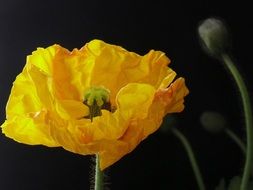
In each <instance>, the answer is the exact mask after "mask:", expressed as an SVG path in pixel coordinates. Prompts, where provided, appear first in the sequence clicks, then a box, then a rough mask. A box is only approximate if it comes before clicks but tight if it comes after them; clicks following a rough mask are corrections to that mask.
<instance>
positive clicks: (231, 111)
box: [0, 0, 253, 190]
mask: <svg viewBox="0 0 253 190" xmlns="http://www.w3.org/2000/svg"><path fill="white" fill-rule="evenodd" d="M251 7H252V6H251V5H250V3H248V2H243V1H240V3H238V1H211V0H202V1H182V0H173V1H160V0H156V1H151V0H150V1H134V2H131V1H127V0H124V1H119V0H118V1H99V0H93V1H92V0H90V1H85V0H83V1H81V0H80V1H75V0H72V1H67V0H61V1H60V0H51V1H49V0H43V1H42V0H36V1H35V0H22V1H18V0H1V1H0V65H1V67H0V103H1V104H0V106H1V107H0V113H1V114H0V118H1V123H2V122H4V119H5V105H6V102H7V99H8V96H9V93H10V88H11V86H12V82H13V81H14V79H15V77H16V75H17V74H18V73H20V72H21V70H22V68H23V66H24V64H25V59H26V56H27V55H28V54H30V53H31V52H32V51H34V50H35V49H36V48H37V47H47V46H49V45H52V44H55V43H57V44H60V45H62V46H63V47H65V48H68V49H69V50H72V49H73V48H75V47H77V48H81V47H82V46H83V45H84V44H85V43H86V42H88V41H90V40H92V39H95V38H97V39H101V40H104V41H106V42H108V43H112V44H117V45H120V46H123V47H124V48H126V49H128V50H130V51H134V52H137V53H139V54H145V53H147V52H148V51H149V50H150V49H156V50H161V51H164V52H166V54H167V55H168V57H170V59H171V60H172V64H171V67H172V68H173V69H174V70H176V71H177V73H178V75H179V76H184V77H185V78H186V82H187V86H188V87H189V89H190V95H189V96H188V97H187V98H186V102H185V104H186V108H185V111H184V112H183V113H181V114H178V122H177V127H178V129H180V130H181V131H182V132H183V133H184V134H185V135H186V136H187V138H188V139H189V140H190V142H191V144H192V147H193V149H194V151H195V153H196V157H197V159H198V161H199V166H200V169H201V171H202V173H203V176H204V181H205V184H206V186H207V190H209V189H210V190H213V189H214V187H215V186H216V185H217V184H218V182H219V180H220V179H221V178H222V177H224V178H225V179H226V180H229V179H230V178H231V177H233V176H235V175H238V174H239V173H240V172H241V171H242V167H243V163H244V159H243V156H242V154H241V152H240V150H239V149H238V148H237V146H236V145H235V144H234V143H233V142H232V141H231V140H230V139H229V138H228V137H227V136H226V135H225V134H220V135H213V134H210V133H208V132H206V131H204V130H203V129H202V127H201V125H200V123H199V117H200V115H201V113H202V112H204V111H206V110H213V111H217V112H219V113H221V114H223V115H224V116H225V117H226V118H227V119H228V122H229V124H230V127H231V129H232V130H233V131H235V132H237V133H238V134H239V135H241V137H243V138H244V136H245V135H244V125H243V116H242V112H241V108H240V101H239V98H238V95H239V93H238V91H237V90H236V88H235V85H234V84H233V82H232V80H231V77H230V76H229V75H228V74H227V72H226V70H225V69H224V67H223V65H222V64H220V63H219V62H218V61H217V60H215V59H212V58H210V57H208V56H207V55H206V54H205V53H203V52H202V50H201V48H200V45H199V40H198V37H197V26H198V24H199V22H200V21H201V20H202V19H205V18H207V17H210V16H218V17H221V18H223V19H224V20H226V22H227V24H228V25H229V26H230V31H231V33H232V37H233V47H234V48H233V50H232V52H233V55H234V57H235V60H236V61H237V63H238V65H239V67H240V69H241V71H242V72H243V75H244V77H245V78H246V79H247V81H248V82H247V83H248V87H249V90H250V91H251V92H252V89H253V88H252V84H253V81H252V75H251V74H252V68H253V67H252V64H253V58H252V44H253V43H252V42H253V40H252V34H253V33H252V32H253V29H252V27H253V22H252V18H253V14H252V10H251ZM251 95H252V93H251ZM92 163H93V162H92V159H91V156H80V155H75V154H73V153H70V152H67V151H65V150H63V149H61V148H47V147H43V146H28V145H23V144H19V143H16V142H14V141H13V140H11V139H8V138H6V137H5V136H4V135H1V136H0V190H53V189H54V190H58V189H71V190H72V189H75V190H84V189H89V188H90V187H89V186H90V181H91V173H92V172H91V170H92ZM107 174H108V176H109V177H108V183H109V185H108V186H109V187H110V188H111V189H114V190H115V189H120V190H121V189H122V190H125V189H127V190H129V189H133V190H135V189H176V190H177V189H178V190H195V189H197V185H196V181H195V178H194V175H193V173H192V169H191V166H190V164H189V162H188V158H187V156H186V154H185V151H184V149H183V147H182V145H181V144H180V142H179V141H178V139H176V138H175V137H174V136H173V135H172V134H169V133H168V134H167V133H162V132H160V131H158V132H156V133H155V134H153V135H151V136H150V137H149V138H148V139H146V140H145V141H143V142H142V143H141V144H140V145H139V146H138V147H137V148H136V149H135V150H134V151H133V152H132V153H131V154H128V155H127V156H125V157H124V158H123V159H121V160H120V161H119V162H117V163H116V164H114V165H113V166H112V167H110V169H109V170H108V171H107Z"/></svg>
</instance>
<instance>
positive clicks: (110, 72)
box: [1, 40, 188, 170]
mask: <svg viewBox="0 0 253 190" xmlns="http://www.w3.org/2000/svg"><path fill="white" fill-rule="evenodd" d="M169 62H170V60H169V59H168V58H167V57H166V55H165V54H164V53H163V52H161V51H154V50H151V51H149V52H148V53H147V54H146V55H144V56H140V55H138V54H136V53H133V52H128V51H127V50H125V49H123V48H122V47H119V46H115V45H110V44H106V43H105V42H103V41H100V40H93V41H91V42H89V43H87V44H86V45H85V46H84V47H83V48H81V49H80V50H78V49H74V50H73V51H72V52H69V51H68V50H67V49H64V48H63V47H61V46H59V45H53V46H50V47H48V48H46V49H43V48H38V49H37V50H36V51H34V52H33V53H32V55H29V56H28V57H27V63H26V65H25V67H24V69H23V71H22V72H21V73H20V74H19V75H18V76H17V78H16V80H15V81H14V83H13V87H12V90H11V94H10V97H9V100H8V103H7V108H6V121H5V122H4V124H3V125H2V126H1V127H2V131H3V133H4V134H5V135H6V136H7V137H10V138H13V139H14V140H16V141H18V142H20V143H26V144H30V145H38V144H42V145H45V146H49V147H63V148H64V149H66V150H68V151H71V152H74V153H78V154H82V155H91V154H98V155H99V156H100V167H101V169H102V170H103V169H105V168H107V167H108V166H110V165H112V164H113V163H115V162H116V161H118V160H119V159H120V158H121V157H123V156H124V155H126V154H127V153H129V152H131V151H132V150H133V149H134V148H135V147H136V146H137V145H138V144H139V143H140V142H141V141H142V140H144V139H145V138H146V137H147V136H148V135H150V134H151V133H153V132H155V131H156V130H157V129H158V128H159V126H160V125H161V123H162V119H163V117H164V116H165V115H166V114H167V113H172V112H180V111H182V110H183V109H184V105H183V102H184V97H185V96H186V95H187V94H188V89H187V87H186V86H185V83H184V79H183V78H178V79H177V80H175V81H174V82H173V80H174V78H175V76H176V73H175V72H174V71H173V70H172V69H170V68H169V67H168V64H169ZM92 87H94V88H96V87H103V88H104V89H107V90H108V93H109V100H108V101H109V103H110V109H108V108H103V107H102V109H101V114H100V115H99V116H96V117H94V118H93V119H92V121H91V120H90V118H89V114H90V113H89V107H88V106H87V105H86V104H85V103H84V98H85V92H87V91H88V90H89V89H90V88H92ZM101 105H102V104H101Z"/></svg>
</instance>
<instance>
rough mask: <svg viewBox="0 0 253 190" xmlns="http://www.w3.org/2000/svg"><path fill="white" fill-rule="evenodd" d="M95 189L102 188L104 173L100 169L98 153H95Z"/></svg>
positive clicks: (101, 189)
mask: <svg viewBox="0 0 253 190" xmlns="http://www.w3.org/2000/svg"><path fill="white" fill-rule="evenodd" d="M94 189H95V190H103V189H104V174H103V171H101V170H100V165H99V155H96V169H95V188H94Z"/></svg>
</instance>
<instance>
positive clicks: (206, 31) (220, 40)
mask: <svg viewBox="0 0 253 190" xmlns="http://www.w3.org/2000/svg"><path fill="white" fill-rule="evenodd" d="M198 33H199V36H200V40H201V41H202V47H203V48H204V50H205V51H206V52H207V53H208V54H210V55H211V56H214V57H217V58H219V57H220V56H221V55H222V54H223V53H226V52H227V51H228V50H229V48H230V38H229V32H228V29H227V27H226V26H225V24H224V23H223V22H222V21H221V20H218V19H215V18H209V19H206V20H204V21H203V22H202V23H201V24H200V25H199V27H198Z"/></svg>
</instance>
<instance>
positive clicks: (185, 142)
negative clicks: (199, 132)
mask: <svg viewBox="0 0 253 190" xmlns="http://www.w3.org/2000/svg"><path fill="white" fill-rule="evenodd" d="M171 130H172V132H173V134H174V135H175V136H176V137H177V138H178V139H179V140H180V141H181V142H182V144H183V145H184V148H185V150H186V152H187V154H188V157H189V160H190V162H191V165H192V169H193V172H194V174H195V177H196V180H197V183H198V186H199V189H200V190H205V185H204V182H203V179H202V176H201V173H200V170H199V167H198V164H197V161H196V158H195V156H194V153H193V151H192V148H191V145H190V143H189V142H188V140H187V139H186V137H185V136H184V135H183V134H182V133H181V132H180V131H179V130H177V129H176V128H171Z"/></svg>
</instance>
